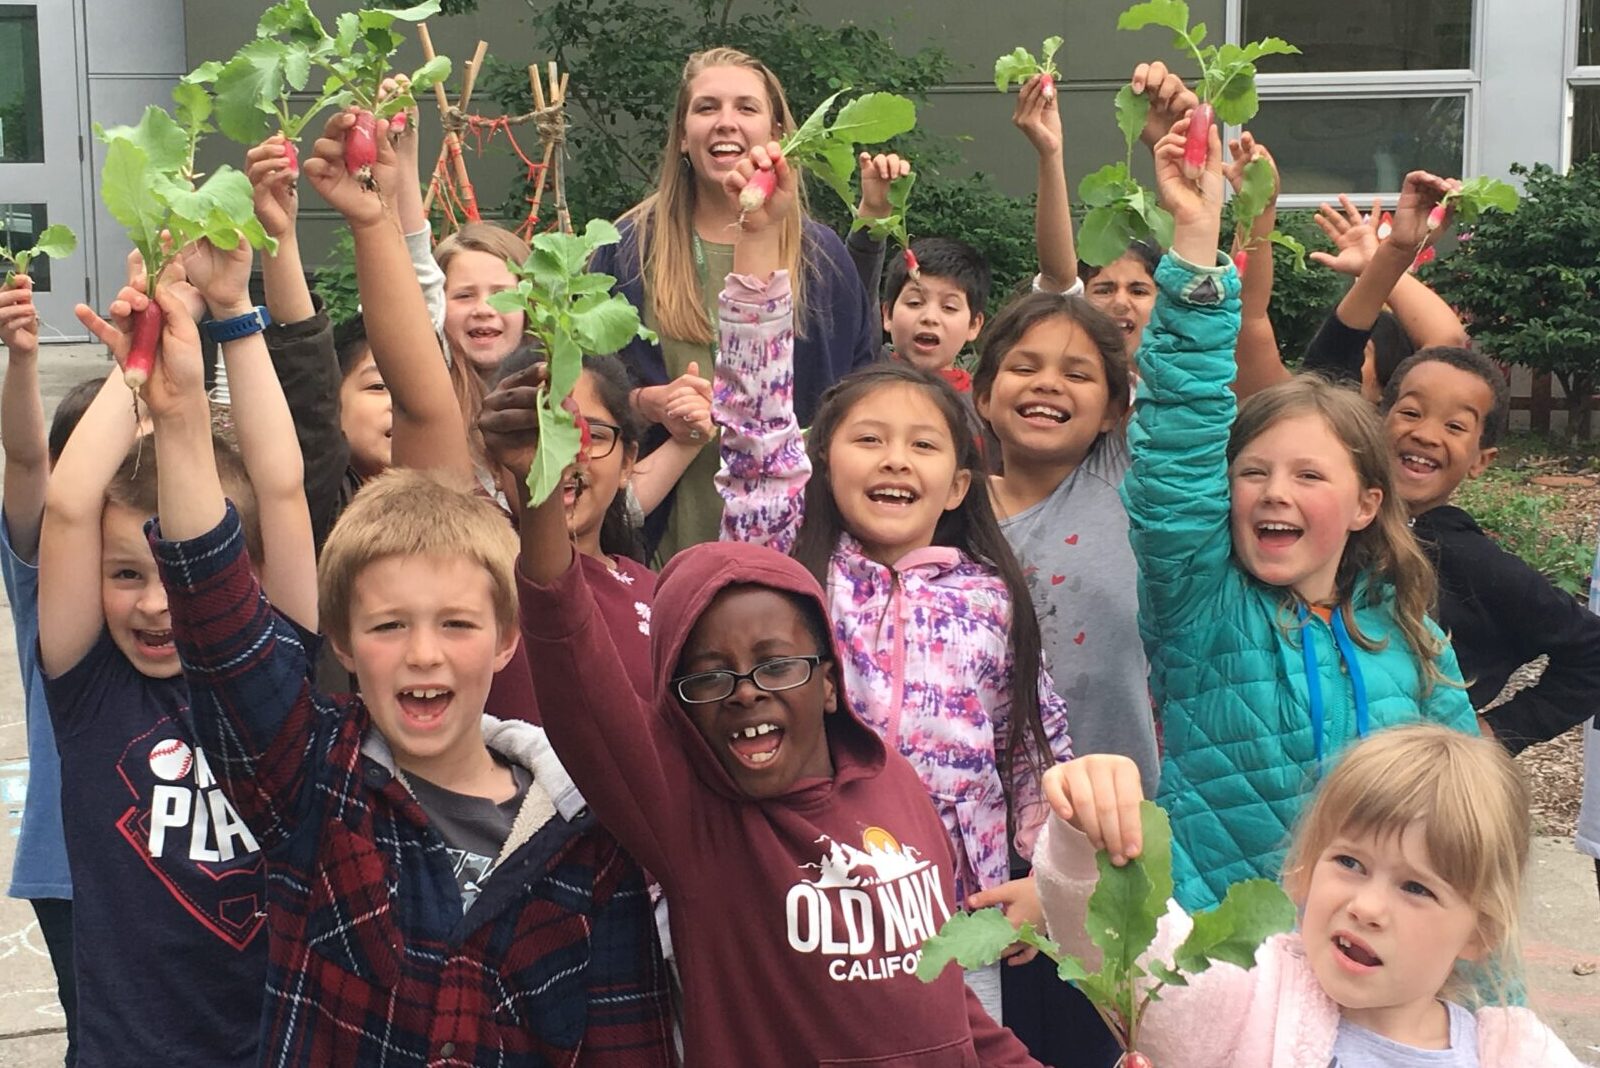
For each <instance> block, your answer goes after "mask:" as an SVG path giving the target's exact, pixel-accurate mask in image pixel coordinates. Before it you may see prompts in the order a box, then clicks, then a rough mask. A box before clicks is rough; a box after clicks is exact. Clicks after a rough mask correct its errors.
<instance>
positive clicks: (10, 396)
mask: <svg viewBox="0 0 1600 1068" xmlns="http://www.w3.org/2000/svg"><path fill="white" fill-rule="evenodd" d="M0 344H4V345H5V347H6V372H5V375H6V381H5V387H4V389H3V390H0V445H3V446H4V448H5V454H6V474H5V518H6V530H7V531H8V532H9V534H10V537H11V548H12V551H14V552H15V553H16V554H17V556H18V557H19V558H21V559H23V560H28V561H32V560H33V559H34V556H35V554H36V553H37V552H38V551H39V523H40V521H41V519H42V518H43V517H44V494H45V487H46V486H47V485H48V484H49V481H50V448H49V444H48V441H47V432H46V429H45V422H44V404H43V402H41V401H40V399H39V314H38V311H37V310H36V309H35V308H34V306H33V279H31V278H29V277H28V276H27V275H25V274H19V275H17V277H16V278H15V279H14V280H13V282H12V284H11V285H9V286H7V287H5V288H3V289H0Z"/></svg>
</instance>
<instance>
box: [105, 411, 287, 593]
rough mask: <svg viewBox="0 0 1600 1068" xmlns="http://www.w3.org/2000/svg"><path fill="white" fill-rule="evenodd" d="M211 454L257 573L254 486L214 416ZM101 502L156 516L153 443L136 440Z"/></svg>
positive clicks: (260, 553) (260, 555) (259, 548)
mask: <svg viewBox="0 0 1600 1068" xmlns="http://www.w3.org/2000/svg"><path fill="white" fill-rule="evenodd" d="M211 451H212V454H213V455H214V456H216V459H217V478H218V480H219V481H220V482H221V483H222V495H223V496H224V497H226V498H228V500H230V501H232V502H233V509H234V511H236V512H238V513H239V525H240V526H241V527H243V528H244V548H245V552H246V553H247V554H249V556H250V561H251V563H253V564H254V565H255V566H256V568H257V569H258V570H259V569H260V567H261V562H262V560H263V559H264V558H265V553H266V549H265V547H264V545H263V543H262V540H261V514H260V509H258V508H257V507H256V491H255V487H254V486H253V485H251V483H250V475H249V473H248V472H246V470H245V466H244V459H243V458H242V457H241V456H240V455H239V446H238V445H237V444H236V443H235V441H234V439H233V436H232V434H231V433H229V432H228V431H226V430H224V429H222V428H221V427H219V426H218V425H217V423H216V420H215V416H213V422H212V427H211ZM105 503H106V504H115V505H119V506H121V507H123V508H126V509H128V510H129V511H131V512H137V513H139V514H140V515H156V514H157V513H158V512H159V511H160V494H159V492H158V489H157V479H156V450H155V442H154V441H153V440H151V439H149V438H140V439H139V440H138V441H135V442H134V443H133V447H132V448H130V449H129V450H128V455H127V456H125V457H123V459H122V465H121V466H120V467H118V468H117V473H116V474H114V475H112V476H111V481H110V482H108V483H107V484H106V492H105Z"/></svg>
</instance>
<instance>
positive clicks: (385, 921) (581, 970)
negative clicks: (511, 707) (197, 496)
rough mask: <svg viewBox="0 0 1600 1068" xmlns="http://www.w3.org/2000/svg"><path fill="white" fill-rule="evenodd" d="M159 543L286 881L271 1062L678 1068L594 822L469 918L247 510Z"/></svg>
mask: <svg viewBox="0 0 1600 1068" xmlns="http://www.w3.org/2000/svg"><path fill="white" fill-rule="evenodd" d="M158 538H159V533H158V532H157V531H156V530H155V529H154V525H152V532H151V541H152V546H153V549H154V552H155V556H156V560H157V561H158V562H159V564H160V567H161V572H162V578H163V580H164V582H165V583H166V587H167V591H168V596H169V599H170V603H171V611H172V626H173V630H174V632H175V636H176V640H177V644H178V650H179V654H180V656H181V658H182V662H183V670H184V674H185V676H186V677H187V678H188V680H189V687H190V693H191V712H190V715H191V717H192V719H193V729H194V731H195V735H196V737H197V738H198V739H199V740H200V743H201V745H202V746H203V747H204V748H205V751H206V753H207V754H208V756H209V757H210V760H211V767H212V770H213V772H214V773H215V774H216V776H217V778H218V780H219V781H220V782H221V783H222V785H223V787H224V789H225V790H226V791H227V793H228V796H229V797H230V798H231V799H232V800H233V802H234V804H235V806H237V808H238V810H239V813H240V815H241V816H242V818H243V819H244V820H245V821H246V823H248V824H249V826H250V828H251V830H252V831H253V832H254V833H255V834H256V836H257V837H258V839H259V841H260V843H261V847H262V850H263V851H264V852H265V854H266V856H267V861H268V871H267V893H268V905H267V922H268V925H269V929H270V932H271V941H270V962H269V967H268V972H267V985H266V992H265V1003H264V1005H263V1009H262V1019H261V1041H262V1047H261V1063H262V1064H264V1065H265V1064H270V1065H274V1066H278V1065H284V1066H287V1065H307V1066H313V1065H314V1066H317V1068H325V1066H328V1065H340V1066H354V1065H384V1066H391V1065H393V1066H399V1065H429V1066H440V1068H454V1066H467V1065H496V1066H502V1065H503V1066H511V1065H518V1066H521V1065H605V1066H616V1068H633V1066H641V1068H644V1066H656V1065H670V1064H672V1063H673V1059H672V1054H671V1052H670V1051H671V1037H670V1030H671V1029H670V1024H669V1009H668V1000H667V983H666V976H665V969H664V967H663V965H662V962H661V958H660V954H659V951H658V949H657V947H656V944H655V937H654V926H653V923H652V920H651V915H650V908H649V902H648V899H647V897H646V895H645V891H644V881H643V878H642V875H641V873H640V870H639V867H638V865H637V864H635V863H634V862H633V860H632V859H631V858H630V857H629V856H628V855H627V854H626V853H624V852H623V851H622V850H621V848H620V847H619V846H618V844H617V842H616V840H615V839H614V838H612V836H611V835H610V834H609V833H608V832H606V831H605V830H604V829H603V828H601V827H600V826H599V825H598V823H597V822H595V820H594V817H593V816H592V815H590V814H588V812H587V810H586V809H585V810H583V811H581V812H580V811H577V810H575V809H574V810H573V811H570V812H568V813H563V812H560V811H557V812H556V813H555V814H553V815H551V816H550V818H549V819H548V821H547V822H545V823H544V825H543V826H542V827H540V828H539V829H538V830H537V831H536V832H534V833H533V834H532V836H531V837H530V838H528V840H527V841H525V842H523V843H522V844H521V845H519V846H515V847H514V849H513V851H512V853H511V854H510V855H509V856H507V857H506V858H505V859H504V860H503V861H502V862H501V864H500V865H499V866H498V867H497V868H496V870H495V871H494V873H493V874H492V875H491V876H490V877H489V878H488V879H487V880H486V881H485V883H484V886H483V890H482V893H481V894H480V895H479V897H478V898H477V900H476V901H475V902H474V903H473V905H472V907H471V908H470V909H469V910H468V911H467V912H466V913H465V915H463V913H462V898H461V895H460V891H459V890H458V888H457V885H456V880H455V876H454V874H453V869H452V867H451V865H450V862H449V859H448V857H447V855H446V848H445V844H444V841H443V839H441V838H440V837H439V835H438V833H437V832H436V831H435V830H434V829H433V827H432V826H430V824H429V822H428V819H427V817H426V815H425V814H424V813H423V811H422V809H421V808H420V807H419V806H418V805H417V803H416V800H415V799H414V798H413V797H412V795H411V793H410V792H409V791H408V790H407V789H406V787H405V784H404V783H403V782H402V781H401V780H400V779H398V778H397V777H396V774H395V772H394V770H393V768H392V767H391V766H389V765H388V764H387V762H386V761H385V760H384V759H383V757H384V756H385V755H386V747H385V746H383V745H381V744H374V739H369V738H368V737H367V736H368V734H369V727H370V718H369V714H368V712H367V710H366V707H365V706H364V705H363V704H362V702H361V700H360V698H359V697H356V696H348V697H346V696H341V697H338V698H333V697H329V696H326V695H324V694H322V693H320V692H318V691H316V690H315V689H314V687H313V686H312V684H311V671H312V665H313V662H314V660H315V655H314V652H315V651H314V650H311V651H308V650H307V649H306V648H305V646H304V644H303V643H302V641H301V639H300V638H299V636H298V634H299V632H297V631H296V629H295V628H294V627H293V626H292V625H290V624H289V623H288V622H287V621H286V620H284V619H283V618H282V617H280V616H278V615H277V613H275V612H274V611H273V609H272V607H271V606H270V605H269V604H268V603H267V601H266V599H265V597H264V596H263V595H262V593H261V591H260V588H259V586H258V585H257V582H256V579H255V576H254V575H253V574H252V572H251V570H250V567H249V561H248V558H247V557H246V555H245V552H244V542H243V537H242V534H241V529H240V526H239V521H238V517H237V514H236V513H235V512H234V510H233V508H232V506H231V505H229V507H228V514H227V516H226V517H225V518H224V519H223V521H222V522H221V523H220V524H219V525H218V526H217V527H216V529H214V530H212V531H211V532H209V533H207V534H205V535H202V536H200V537H198V538H194V539H192V540H189V541H182V542H166V541H160V540H157V539H158ZM528 729H530V730H532V729H536V728H531V727H530V728H528ZM364 742H366V745H365V747H364V746H363V743H364ZM573 797H574V798H576V793H575V791H574V792H573ZM578 802H579V803H580V804H581V799H578ZM568 807H569V808H572V806H568ZM241 1024H243V1021H241Z"/></svg>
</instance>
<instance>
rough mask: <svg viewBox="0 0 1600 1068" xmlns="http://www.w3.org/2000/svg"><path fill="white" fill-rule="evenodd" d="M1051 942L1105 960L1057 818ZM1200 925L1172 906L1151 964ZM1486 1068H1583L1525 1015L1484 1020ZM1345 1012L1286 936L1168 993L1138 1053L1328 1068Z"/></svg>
mask: <svg viewBox="0 0 1600 1068" xmlns="http://www.w3.org/2000/svg"><path fill="white" fill-rule="evenodd" d="M1033 863H1034V869H1033V870H1034V878H1035V879H1037V880H1038V883H1039V897H1040V899H1041V900H1042V901H1043V902H1044V912H1045V920H1046V921H1047V923H1048V924H1049V928H1050V936H1051V937H1052V938H1054V939H1055V940H1056V941H1057V942H1059V943H1060V944H1061V948H1062V949H1064V950H1066V951H1067V952H1069V953H1072V954H1074V955H1076V956H1078V957H1080V958H1082V959H1083V960H1084V961H1085V963H1087V964H1090V965H1091V966H1094V965H1096V964H1097V963H1098V961H1099V959H1100V951H1099V950H1098V949H1096V948H1095V947H1094V945H1093V944H1092V943H1091V942H1090V941H1089V938H1088V935H1087V934H1085V932H1084V921H1085V919H1086V917H1087V911H1088V903H1089V894H1090V893H1091V892H1092V891H1093V890H1094V884H1095V879H1096V877H1097V871H1096V868H1095V860H1094V850H1093V849H1092V848H1091V847H1090V845H1089V841H1088V839H1086V838H1085V837H1084V836H1083V835H1082V834H1081V833H1079V832H1078V831H1077V830H1076V829H1075V828H1073V827H1072V826H1071V825H1069V824H1067V823H1065V822H1063V821H1062V820H1061V819H1060V818H1058V817H1056V816H1054V815H1052V816H1051V817H1050V818H1049V820H1047V821H1046V823H1045V827H1044V830H1043V832H1042V833H1041V834H1040V837H1039V842H1038V846H1037V848H1036V849H1035V851H1034V855H1033ZM1192 926H1193V923H1192V922H1191V921H1190V919H1189V917H1188V915H1187V914H1185V913H1184V912H1183V910H1182V909H1180V908H1179V907H1178V905H1177V902H1168V909H1167V914H1166V915H1165V916H1163V917H1162V918H1161V922H1160V925H1159V927H1158V929H1157V931H1156V938H1155V942H1154V943H1153V944H1152V945H1151V947H1150V949H1149V951H1148V952H1147V953H1146V957H1155V958H1159V959H1162V960H1170V959H1171V957H1172V951H1173V950H1174V949H1176V948H1177V946H1178V945H1179V944H1180V943H1181V942H1182V941H1183V940H1184V938H1186V937H1187V936H1188V934H1189V930H1190V928H1191V927H1192ZM1477 1021H1478V1058H1479V1063H1480V1065H1481V1066H1482V1068H1579V1061H1578V1060H1577V1058H1576V1057H1574V1056H1573V1055H1572V1054H1571V1052H1569V1051H1568V1050H1567V1047H1566V1046H1565V1045H1563V1044H1562V1042H1561V1039H1559V1038H1557V1037H1556V1035H1555V1033H1554V1032H1552V1031H1551V1030H1550V1029H1549V1028H1548V1027H1546V1026H1545V1025H1544V1024H1542V1023H1540V1022H1539V1019H1538V1017H1536V1016H1535V1015H1534V1014H1533V1012H1532V1011H1530V1010H1528V1009H1523V1008H1499V1007H1494V1008H1484V1009H1479V1010H1478V1013H1477ZM1338 1028H1339V1006H1338V1005H1336V1004H1335V1003H1334V1001H1333V999H1332V998H1330V997H1328V995H1327V994H1326V993H1324V992H1323V989H1322V986H1321V985H1320V984H1319V983H1318V982H1317V978H1316V976H1315V975H1314V974H1313V973H1312V971H1311V968H1310V966H1309V965H1308V964H1307V963H1306V957H1305V948H1304V946H1303V945H1302V944H1301V942H1300V935H1299V934H1298V933H1295V934H1286V935H1277V936H1275V937H1273V938H1271V939H1269V940H1268V941H1267V942H1266V944H1264V945H1263V946H1262V947H1261V948H1260V950H1258V951H1257V952H1256V966H1255V967H1254V968H1251V969H1249V970H1248V971H1246V970H1245V969H1243V968H1239V967H1236V966H1234V965H1232V964H1213V965H1212V966H1211V967H1210V968H1209V969H1208V970H1206V971H1204V972H1202V973H1201V974H1200V975H1198V976H1195V977H1194V978H1192V979H1190V980H1189V985H1188V986H1186V987H1166V988H1164V989H1163V990H1162V991H1161V1000H1160V1001H1157V1002H1153V1003H1152V1004H1151V1005H1150V1007H1149V1009H1147V1010H1146V1011H1145V1014H1144V1018H1143V1020H1142V1022H1141V1024H1140V1028H1139V1048H1140V1049H1141V1050H1142V1051H1143V1052H1144V1053H1146V1054H1148V1055H1149V1057H1150V1059H1151V1061H1152V1062H1153V1063H1154V1064H1155V1065H1156V1068H1328V1061H1329V1059H1330V1058H1331V1057H1332V1056H1333V1041H1334V1037H1335V1035H1336V1033H1337V1031H1338Z"/></svg>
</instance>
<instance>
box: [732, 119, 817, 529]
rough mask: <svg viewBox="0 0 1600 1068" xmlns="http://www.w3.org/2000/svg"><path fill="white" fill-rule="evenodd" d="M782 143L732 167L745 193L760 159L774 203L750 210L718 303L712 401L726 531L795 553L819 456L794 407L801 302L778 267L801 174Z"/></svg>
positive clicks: (737, 186) (736, 182) (736, 186)
mask: <svg viewBox="0 0 1600 1068" xmlns="http://www.w3.org/2000/svg"><path fill="white" fill-rule="evenodd" d="M777 148H778V146H777V145H776V144H770V145H767V146H766V147H765V148H763V147H762V146H759V145H758V146H755V147H754V148H752V149H751V153H750V157H749V158H748V159H745V160H741V161H740V164H739V168H738V169H737V170H735V171H734V172H732V173H731V174H729V175H728V178H727V181H728V183H729V190H730V191H731V192H732V193H734V194H737V192H738V190H739V189H742V188H743V186H744V183H745V181H747V180H748V177H749V175H750V173H752V172H753V170H754V167H755V166H757V165H759V166H763V167H771V168H772V169H774V170H776V171H777V173H778V184H777V188H776V190H775V191H774V193H773V194H772V196H770V197H769V198H768V199H767V202H766V204H765V205H764V206H763V207H762V208H761V209H760V210H759V211H755V212H750V213H747V215H746V216H745V228H744V230H743V231H742V232H741V233H740V235H739V238H738V241H737V243H736V244H735V245H734V252H733V273H732V274H731V275H729V276H728V280H727V286H726V288H724V289H723V292H722V297H721V299H720V300H719V301H718V309H719V312H718V327H719V332H720V337H721V358H720V359H719V360H718V362H717V381H716V385H715V386H714V388H713V391H712V409H713V412H714V417H715V419H716V422H717V425H718V426H720V427H722V440H721V449H722V467H721V469H720V470H719V471H718V472H717V491H718V492H719V493H720V494H721V495H722V501H723V511H722V537H723V539H724V540H727V541H748V542H753V543H756V544H762V545H770V546H771V547H772V548H774V549H777V550H778V551H779V552H787V551H788V550H789V549H790V548H791V547H792V546H793V544H794V538H795V535H796V533H797V532H798V531H799V529H800V519H801V516H802V514H803V508H804V495H805V487H806V483H807V482H808V481H809V480H810V478H811V461H810V459H809V458H808V457H807V456H806V443H805V438H804V437H803V436H802V435H801V433H800V424H799V422H798V421H797V420H796V419H795V414H794V302H793V299H792V297H791V296H790V291H789V275H788V273H787V272H786V271H781V270H779V269H778V267H779V265H780V264H781V263H782V259H781V258H780V256H779V252H778V227H777V225H776V223H777V221H778V220H779V219H781V218H782V217H783V215H784V214H785V213H787V212H789V211H792V210H794V187H795V180H794V175H793V172H791V171H790V169H789V165H788V163H787V162H785V161H784V160H783V159H782V157H781V156H780V155H778V154H777Z"/></svg>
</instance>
